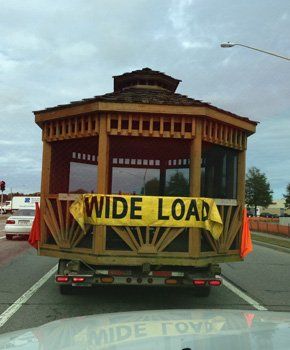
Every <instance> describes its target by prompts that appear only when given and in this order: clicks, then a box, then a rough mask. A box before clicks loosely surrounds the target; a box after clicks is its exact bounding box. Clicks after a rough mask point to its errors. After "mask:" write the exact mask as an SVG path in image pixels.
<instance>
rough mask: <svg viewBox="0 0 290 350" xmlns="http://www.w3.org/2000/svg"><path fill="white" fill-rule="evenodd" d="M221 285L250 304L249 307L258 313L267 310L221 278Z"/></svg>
mask: <svg viewBox="0 0 290 350" xmlns="http://www.w3.org/2000/svg"><path fill="white" fill-rule="evenodd" d="M223 285H224V286H225V287H227V288H228V289H229V290H230V291H231V292H233V293H235V294H236V295H237V296H239V297H240V298H242V299H244V300H245V301H246V302H247V303H248V304H250V305H251V306H253V307H254V308H255V309H256V310H259V311H268V309H267V308H265V307H264V306H263V305H261V304H260V303H258V302H257V301H256V300H254V299H253V298H251V297H250V296H248V295H247V294H246V293H244V292H243V291H242V290H240V289H239V288H237V287H236V286H234V285H233V284H232V283H231V282H230V281H228V280H227V279H225V278H224V277H223Z"/></svg>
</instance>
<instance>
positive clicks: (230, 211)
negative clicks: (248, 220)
mask: <svg viewBox="0 0 290 350" xmlns="http://www.w3.org/2000/svg"><path fill="white" fill-rule="evenodd" d="M218 209H219V212H220V215H221V218H222V221H223V223H224V229H223V233H222V235H221V236H220V238H219V239H218V240H215V239H213V237H212V236H211V234H210V233H209V232H208V231H206V230H203V234H204V236H205V238H206V240H207V241H208V243H209V245H210V247H211V248H212V250H213V251H214V252H215V253H217V254H220V253H226V252H228V251H229V250H230V248H231V246H232V244H233V241H234V240H235V238H236V237H237V236H238V234H239V232H240V229H241V226H242V209H241V206H227V207H226V206H223V205H222V206H218Z"/></svg>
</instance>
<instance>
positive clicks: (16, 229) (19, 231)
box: [4, 209, 35, 240]
mask: <svg viewBox="0 0 290 350" xmlns="http://www.w3.org/2000/svg"><path fill="white" fill-rule="evenodd" d="M34 216H35V210H34V209H19V210H17V212H15V213H14V214H13V215H11V216H9V218H8V219H7V220H6V225H5V229H4V230H5V234H6V238H7V239H9V240H11V239H12V238H13V236H18V235H25V236H28V235H29V233H30V230H31V226H32V223H33V220H34Z"/></svg>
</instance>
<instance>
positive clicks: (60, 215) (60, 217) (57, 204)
mask: <svg viewBox="0 0 290 350" xmlns="http://www.w3.org/2000/svg"><path fill="white" fill-rule="evenodd" d="M56 206H57V213H58V220H59V225H60V237H61V240H62V241H65V229H64V218H63V212H62V205H61V202H60V200H58V199H57V200H56Z"/></svg>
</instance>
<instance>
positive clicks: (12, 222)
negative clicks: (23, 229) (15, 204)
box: [6, 220, 15, 225]
mask: <svg viewBox="0 0 290 350" xmlns="http://www.w3.org/2000/svg"><path fill="white" fill-rule="evenodd" d="M6 224H9V225H13V224H15V220H6Z"/></svg>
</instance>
